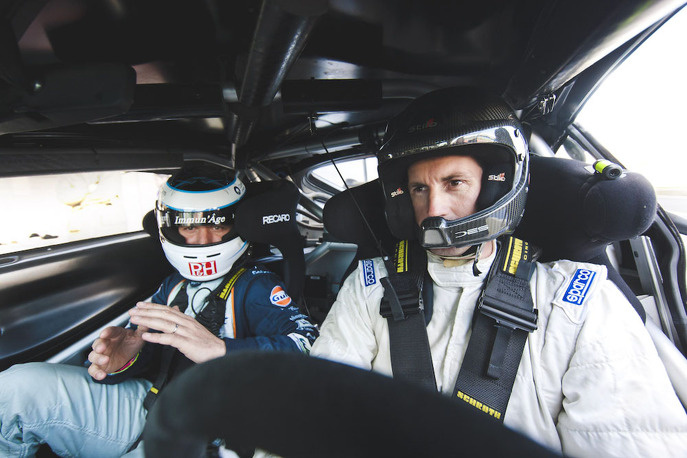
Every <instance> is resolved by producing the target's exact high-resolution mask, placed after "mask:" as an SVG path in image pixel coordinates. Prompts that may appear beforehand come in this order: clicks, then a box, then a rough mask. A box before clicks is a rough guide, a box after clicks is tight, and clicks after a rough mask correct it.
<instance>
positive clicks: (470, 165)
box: [311, 88, 687, 457]
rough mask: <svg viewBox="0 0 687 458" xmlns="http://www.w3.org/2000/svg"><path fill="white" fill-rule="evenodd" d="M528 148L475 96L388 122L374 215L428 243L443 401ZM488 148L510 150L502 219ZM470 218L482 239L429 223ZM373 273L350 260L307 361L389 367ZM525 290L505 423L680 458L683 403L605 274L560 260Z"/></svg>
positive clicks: (560, 445)
mask: <svg viewBox="0 0 687 458" xmlns="http://www.w3.org/2000/svg"><path fill="white" fill-rule="evenodd" d="M495 128H496V129H495ZM499 129H500V134H499V135H494V132H495V131H499ZM504 152H505V153H504ZM527 154H528V152H527V145H526V142H525V140H524V135H523V132H522V130H521V127H520V125H519V123H518V121H517V119H516V118H515V115H514V114H513V112H512V110H511V109H510V108H509V107H507V105H506V104H505V102H503V101H502V100H500V99H499V98H495V97H491V96H488V95H486V94H482V93H479V92H477V91H476V90H470V89H468V90H465V89H455V88H454V89H447V90H440V91H437V92H435V93H431V94H429V95H425V96H423V97H421V98H419V99H417V100H416V101H415V102H413V103H412V104H411V105H410V106H409V107H408V108H407V109H406V110H405V111H404V112H403V113H401V115H399V117H398V118H396V119H395V120H394V121H392V123H391V124H390V125H389V128H388V129H387V135H386V136H385V141H384V144H383V146H382V149H381V151H380V154H379V163H380V165H379V172H380V173H379V175H380V181H382V185H383V188H384V192H385V199H386V200H387V206H386V212H387V221H388V223H389V226H390V229H391V230H392V233H394V235H396V236H397V237H399V238H408V237H407V236H406V235H405V234H407V232H406V233H402V231H403V227H401V226H400V225H401V224H406V225H411V226H414V225H415V223H416V224H417V225H418V226H419V228H417V227H416V228H414V230H416V231H417V232H416V233H417V234H418V236H417V237H418V238H419V240H420V241H421V242H422V243H421V244H422V245H423V246H424V247H425V248H428V250H427V253H428V261H427V271H428V272H429V275H430V277H431V280H432V283H433V301H432V308H433V310H432V312H431V319H430V321H429V323H428V325H427V334H428V338H429V344H430V349H431V359H432V363H433V365H434V373H435V378H436V385H437V389H438V390H439V391H440V392H442V393H444V394H446V395H448V396H451V395H452V393H453V390H454V386H455V385H456V380H457V378H458V374H459V371H460V368H461V364H462V361H463V358H464V356H465V352H466V348H467V344H468V341H469V339H470V335H471V325H472V322H473V315H474V313H475V306H476V304H477V301H478V298H479V296H480V293H481V291H482V288H483V284H484V282H485V280H486V277H487V272H488V271H489V268H490V266H491V264H492V262H493V261H494V259H495V253H496V249H495V248H496V242H495V240H494V239H496V237H497V236H499V235H501V234H502V233H508V232H512V230H514V228H515V227H516V226H517V224H518V222H519V215H520V214H521V211H520V209H521V208H523V206H524V197H525V192H526V186H524V185H523V186H520V185H521V184H523V183H526V182H527V181H526V180H527V177H526V176H522V175H523V174H526V167H524V169H525V170H523V169H522V168H523V163H524V162H526V160H527ZM499 155H500V156H501V157H503V158H505V157H509V158H510V159H508V161H509V162H508V163H509V164H510V169H509V170H510V171H512V173H513V174H512V175H511V176H513V178H512V182H511V183H509V189H508V190H507V191H506V192H505V193H502V194H500V195H499V196H497V199H500V200H498V202H499V203H500V204H501V203H503V202H504V199H503V198H501V197H503V196H504V194H505V199H506V201H507V203H506V205H510V206H511V210H513V211H511V212H510V214H511V215H512V214H514V215H518V216H517V217H514V218H512V219H510V220H509V219H508V218H503V219H502V220H501V226H499V221H497V219H498V214H497V213H496V212H495V211H491V210H494V209H495V208H496V207H495V205H493V200H492V202H490V203H487V204H484V203H482V202H480V194H481V192H482V191H483V189H484V187H485V186H490V185H491V183H489V179H490V178H494V177H495V178H496V179H497V180H498V179H499V175H496V176H494V175H492V176H491V177H483V173H482V172H483V170H484V169H485V167H488V166H489V165H490V164H491V163H492V162H490V157H492V156H499ZM499 160H501V159H499ZM513 164H515V165H513ZM394 174H396V175H394ZM519 174H520V176H519ZM399 196H401V197H403V198H409V200H408V201H407V202H406V205H407V206H408V207H409V208H408V209H407V212H406V213H407V214H409V215H410V222H408V219H407V218H406V219H405V220H404V219H403V210H402V206H401V205H402V204H396V203H395V202H393V201H394V200H395V199H397V198H398V197H399ZM404 196H405V197H404ZM390 205H391V207H390ZM393 205H397V206H396V207H393ZM489 205H492V206H489ZM394 208H396V210H394ZM398 208H401V210H400V211H399V210H398ZM471 218H472V220H473V221H474V224H475V226H473V227H480V226H481V225H483V224H485V223H484V222H485V221H487V220H489V218H491V220H490V222H489V224H488V226H489V229H488V231H487V233H484V231H482V232H477V233H475V234H474V235H473V236H472V238H470V236H469V235H468V236H467V237H464V238H469V240H467V241H463V240H462V239H456V238H455V237H454V236H453V234H455V233H456V232H458V231H454V232H453V233H449V232H444V233H443V234H440V235H441V237H444V238H443V240H444V242H443V243H441V242H437V239H439V240H441V237H437V236H436V234H437V228H446V227H448V228H451V227H456V226H457V225H459V224H461V223H465V222H470V220H471ZM480 218H481V219H480ZM437 222H439V223H441V224H438V223H437ZM435 223H436V224H435ZM440 230H441V229H439V231H440ZM432 231H434V232H432ZM399 232H401V233H402V234H401V235H398V234H399ZM460 235H461V236H465V231H462V233H461V234H460ZM446 241H448V242H446ZM471 247H472V248H471ZM386 276H387V269H386V267H385V265H384V262H382V259H381V258H375V259H372V260H364V261H361V262H360V263H359V265H358V268H357V270H356V271H354V272H353V273H352V274H351V275H350V276H349V277H348V278H347V279H346V280H345V282H344V284H343V286H342V288H341V290H340V292H339V294H338V297H337V300H336V302H335V303H334V305H333V307H332V309H331V311H330V313H329V314H328V316H327V318H326V320H325V322H324V323H323V326H322V329H321V333H320V337H319V338H318V340H317V341H316V342H315V344H314V346H313V350H312V353H311V354H312V355H313V356H317V357H322V358H327V359H330V360H334V361H339V362H344V363H347V364H350V365H353V366H357V367H360V368H364V369H372V370H374V371H377V372H380V373H383V374H386V375H389V376H391V375H392V366H391V358H390V343H389V328H388V324H387V319H386V318H383V317H382V316H381V315H380V302H381V300H382V297H383V295H384V287H383V286H382V284H381V283H380V279H381V278H382V277H386ZM576 281H577V282H578V283H577V284H578V285H579V284H583V285H584V287H585V288H586V289H584V288H583V289H582V290H581V292H580V291H577V293H578V294H577V295H576V297H574V298H571V297H570V296H569V295H567V294H566V292H568V291H569V288H571V287H573V286H574V285H573V284H574V282H576ZM580 281H581V283H580ZM529 284H530V288H531V293H532V298H533V302H534V306H535V309H536V310H537V311H538V322H537V329H536V330H535V331H533V332H531V333H530V334H529V336H528V338H527V340H526V343H525V347H524V351H523V354H522V359H521V360H520V364H519V367H518V370H517V374H516V378H515V382H514V385H513V389H512V393H511V396H510V400H509V402H508V405H507V410H506V412H505V416H504V418H503V421H504V424H505V425H506V426H508V427H511V428H513V429H515V430H517V431H520V432H522V433H523V434H525V435H527V436H529V437H531V438H532V439H534V440H536V441H538V442H540V443H542V444H545V445H546V446H549V447H551V448H552V449H553V450H557V451H559V452H562V453H564V454H565V455H571V456H594V457H598V456H623V457H627V456H636V457H646V456H656V457H665V456H687V415H686V414H685V410H684V409H683V407H682V405H681V403H680V401H679V400H678V398H677V396H676V394H675V392H674V390H673V388H672V385H671V382H670V380H669V378H668V375H667V373H666V370H665V368H664V366H663V363H662V362H661V360H660V359H659V356H658V354H657V352H656V350H655V347H654V344H653V342H652V340H651V338H650V336H649V334H648V333H647V331H646V329H645V327H644V325H643V323H642V321H641V319H640V317H639V315H638V314H637V313H636V311H635V310H634V309H633V308H632V306H631V305H630V304H629V302H628V301H627V299H626V298H625V297H624V296H623V294H622V293H621V292H620V290H619V289H618V288H617V287H616V286H615V284H613V283H612V282H611V281H610V280H608V279H607V278H606V268H605V267H604V266H598V265H593V264H584V263H579V262H572V261H566V260H561V261H557V262H552V263H548V264H540V263H537V264H536V269H535V272H534V274H533V275H532V277H531V280H530V282H529Z"/></svg>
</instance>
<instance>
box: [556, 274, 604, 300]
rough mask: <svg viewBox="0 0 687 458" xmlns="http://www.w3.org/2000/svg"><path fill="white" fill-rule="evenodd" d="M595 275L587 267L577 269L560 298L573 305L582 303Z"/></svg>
mask: <svg viewBox="0 0 687 458" xmlns="http://www.w3.org/2000/svg"><path fill="white" fill-rule="evenodd" d="M594 277H596V272H594V271H593V270H589V269H577V270H576V271H575V274H574V275H573V277H572V280H570V283H569V284H568V286H567V287H566V288H565V291H564V292H563V297H561V300H562V301H563V302H567V303H568V304H573V305H582V304H584V300H585V299H586V297H587V294H588V293H589V290H590V288H591V286H592V283H593V282H594Z"/></svg>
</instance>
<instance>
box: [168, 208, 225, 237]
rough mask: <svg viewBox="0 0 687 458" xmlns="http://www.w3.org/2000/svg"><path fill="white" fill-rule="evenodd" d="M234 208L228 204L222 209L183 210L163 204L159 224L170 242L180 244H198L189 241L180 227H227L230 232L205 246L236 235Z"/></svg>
mask: <svg viewBox="0 0 687 458" xmlns="http://www.w3.org/2000/svg"><path fill="white" fill-rule="evenodd" d="M234 210H235V206H233V205H232V206H228V207H225V208H220V209H213V210H205V211H183V210H176V209H173V208H170V207H167V206H163V208H160V209H159V210H158V212H157V213H158V224H159V227H160V232H161V233H162V235H163V237H165V238H166V239H167V240H169V241H170V242H172V243H174V244H176V245H179V246H197V244H195V243H188V242H187V240H186V238H185V237H184V236H183V235H182V233H181V232H180V228H185V227H213V228H214V227H226V228H228V229H229V230H228V232H227V233H226V234H225V235H224V236H223V237H222V239H221V240H218V241H216V242H213V243H207V244H204V246H209V245H214V244H217V243H222V242H226V241H227V240H231V239H233V238H234V237H236V235H237V234H236V233H235V231H234V230H233V229H234Z"/></svg>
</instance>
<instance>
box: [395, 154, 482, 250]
mask: <svg viewBox="0 0 687 458" xmlns="http://www.w3.org/2000/svg"><path fill="white" fill-rule="evenodd" d="M481 183H482V168H481V167H480V166H479V164H478V163H477V161H475V160H474V159H473V158H471V157H468V156H442V157H436V158H431V159H424V160H422V161H418V162H416V163H414V164H413V165H411V166H410V167H409V168H408V189H409V190H410V198H411V200H412V202H413V210H414V211H415V221H416V222H417V224H418V225H420V224H421V223H422V221H424V220H425V219H426V218H429V217H431V216H440V217H442V218H444V219H446V220H454V219H458V218H464V217H466V216H469V215H471V214H473V213H475V212H476V211H477V198H478V197H479V192H480V189H481V186H482V184H481ZM467 249H468V247H461V248H454V247H450V248H435V249H432V252H434V253H436V254H438V255H443V256H457V255H460V254H462V253H464V252H465V251H466V250H467Z"/></svg>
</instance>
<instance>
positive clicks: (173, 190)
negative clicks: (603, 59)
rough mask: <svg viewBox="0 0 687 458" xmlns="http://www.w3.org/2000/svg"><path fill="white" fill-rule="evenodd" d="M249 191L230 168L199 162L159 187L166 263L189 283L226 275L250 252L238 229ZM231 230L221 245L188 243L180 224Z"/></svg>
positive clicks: (182, 170)
mask: <svg viewBox="0 0 687 458" xmlns="http://www.w3.org/2000/svg"><path fill="white" fill-rule="evenodd" d="M245 193H246V187H245V185H244V184H243V183H242V182H241V180H239V179H238V178H237V177H236V173H235V172H234V171H233V170H231V169H225V168H222V167H219V166H214V165H209V164H204V163H198V164H194V165H186V166H184V167H183V168H182V169H181V170H179V171H178V172H177V173H175V174H174V175H172V176H171V177H170V178H169V180H167V182H166V183H165V184H163V185H162V187H161V188H160V192H159V194H158V199H157V205H156V211H155V213H156V216H157V223H158V228H159V231H160V241H161V243H162V249H163V251H164V253H165V256H166V257H167V260H168V261H169V262H170V263H171V264H172V266H174V268H175V269H177V270H178V271H179V273H180V274H181V275H182V276H184V277H185V278H187V279H189V280H194V281H208V280H214V279H215V278H219V277H221V276H223V275H225V274H227V273H228V272H229V271H230V270H231V267H232V266H233V265H234V262H236V260H237V259H238V258H239V257H240V256H241V255H242V254H243V253H244V252H245V251H246V250H247V249H248V243H247V242H245V241H243V240H242V239H241V238H240V237H239V236H238V234H237V233H236V231H235V229H234V227H233V226H234V213H235V210H236V204H237V202H239V200H241V199H242V198H243V196H244V195H245ZM216 225H227V226H230V227H231V230H230V231H229V233H228V234H226V235H225V236H224V237H222V240H221V241H220V242H218V243H212V244H207V245H189V244H187V243H186V240H185V239H184V237H183V236H181V235H180V234H179V227H182V226H216Z"/></svg>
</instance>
